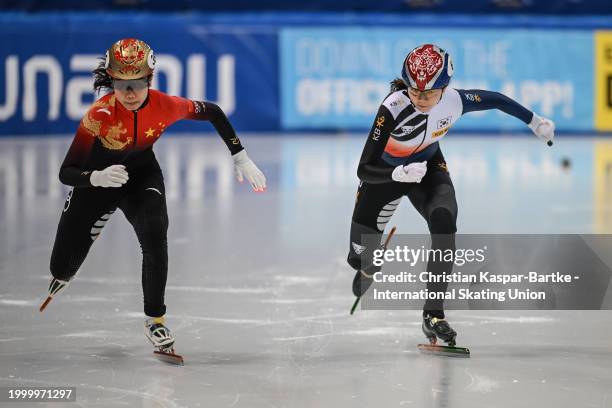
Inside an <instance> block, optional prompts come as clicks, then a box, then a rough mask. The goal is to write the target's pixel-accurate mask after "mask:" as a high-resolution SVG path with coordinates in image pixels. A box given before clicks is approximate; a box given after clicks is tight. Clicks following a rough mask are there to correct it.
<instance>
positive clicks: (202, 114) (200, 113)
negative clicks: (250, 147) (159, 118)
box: [187, 101, 244, 155]
mask: <svg viewBox="0 0 612 408" xmlns="http://www.w3.org/2000/svg"><path fill="white" fill-rule="evenodd" d="M187 119H195V120H205V121H208V122H210V123H211V124H212V125H213V126H214V127H215V130H216V131H217V133H218V134H219V136H220V137H221V139H222V140H223V142H224V143H225V145H226V146H227V148H228V149H229V150H230V152H231V153H232V155H234V154H236V153H238V152H240V151H241V150H244V147H242V144H241V143H240V139H238V136H236V131H235V130H234V128H233V127H232V124H231V123H230V121H229V119H228V118H227V116H226V115H225V112H223V110H222V109H221V108H220V107H219V105H217V104H214V103H212V102H200V101H193V112H189V115H188V116H187Z"/></svg>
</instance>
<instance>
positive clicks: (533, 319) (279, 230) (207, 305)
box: [0, 135, 612, 408]
mask: <svg viewBox="0 0 612 408" xmlns="http://www.w3.org/2000/svg"><path fill="white" fill-rule="evenodd" d="M69 142H70V137H69V136H66V137H52V138H40V139H39V138H19V139H17V138H5V139H0V386H15V387H24V386H76V387H77V402H76V403H66V404H61V403H49V404H46V405H48V406H50V407H58V408H59V407H61V406H66V407H73V406H83V407H249V408H255V407H292V408H298V407H373V406H377V407H415V408H417V407H418V408H423V407H426V408H428V407H432V408H433V407H435V408H444V407H446V408H463V407H466V408H467V407H469V408H477V407H486V408H493V407H499V408H505V407H572V408H573V407H585V408H586V407H602V408H603V407H612V391H610V390H611V389H612V370H611V368H612V340H611V339H612V324H611V323H612V313H610V312H608V311H589V312H578V311H570V312H568V311H565V312H561V311H540V312H539V311H506V312H492V311H450V312H448V313H447V317H448V318H449V320H450V322H451V324H452V325H453V327H454V328H455V329H456V330H457V331H458V333H459V336H458V344H459V345H461V346H467V347H469V348H470V349H471V351H472V356H471V358H470V359H452V358H444V357H436V356H427V355H421V354H419V353H418V352H417V351H416V344H417V343H420V342H423V341H424V338H423V335H422V334H421V331H420V312H418V311H365V310H358V311H357V312H356V314H355V315H353V316H349V313H348V311H349V308H350V306H351V304H352V301H353V297H352V294H351V290H350V285H351V280H352V277H353V271H352V270H351V269H350V268H349V267H348V265H346V263H345V258H346V253H347V250H348V245H349V242H348V233H349V227H350V217H351V212H352V206H353V202H354V196H355V191H356V188H357V179H356V175H355V170H356V164H357V160H358V159H359V156H360V153H361V149H362V146H363V142H364V140H363V137H358V136H349V135H346V136H342V135H336V136H321V135H317V136H309V135H285V136H283V137H271V136H268V137H266V136H265V135H243V143H244V144H245V146H246V147H247V149H248V152H249V155H250V156H251V157H252V158H253V159H254V160H255V162H256V163H257V164H258V165H259V166H260V167H261V168H262V170H263V171H264V172H265V173H266V175H267V176H268V185H269V188H268V191H267V192H265V193H253V192H251V191H250V190H249V188H248V186H246V185H239V184H238V183H236V182H235V179H234V177H233V174H232V165H231V160H230V158H229V154H228V152H227V149H226V148H225V146H224V145H223V143H222V142H221V141H220V140H219V139H218V138H216V137H204V136H202V135H192V136H181V137H175V138H172V137H166V138H165V139H164V140H162V141H160V142H159V143H158V144H157V145H156V154H157V157H158V159H159V161H160V163H161V166H162V169H163V170H164V173H165V177H166V188H167V196H168V197H167V198H168V206H169V216H170V229H169V250H170V271H169V280H168V286H167V291H166V304H167V306H168V315H167V317H168V321H167V323H168V326H169V327H170V328H171V329H172V330H173V331H174V334H175V336H176V338H177V343H176V346H177V350H178V351H179V352H180V353H181V354H183V355H184V357H185V362H186V363H185V366H184V367H176V366H169V365H165V364H164V363H161V362H158V361H157V360H155V359H154V358H153V357H152V348H151V346H150V345H149V343H148V341H147V340H146V338H145V336H144V334H143V313H142V295H141V288H140V262H141V256H140V251H139V247H138V243H137V240H136V237H135V236H134V233H133V231H132V230H131V227H130V226H129V224H128V223H127V221H126V220H125V218H124V217H123V214H122V213H121V212H119V211H118V212H116V213H115V214H114V216H113V217H112V218H111V221H110V222H109V223H108V224H107V226H106V228H105V229H104V231H103V232H102V234H101V237H100V239H98V240H97V241H96V243H95V244H94V246H93V248H92V251H91V252H90V254H89V257H88V258H87V260H86V261H85V264H84V265H83V267H82V268H81V271H80V273H79V275H78V276H77V278H76V279H75V280H74V282H73V283H72V285H71V286H70V287H69V288H68V289H67V290H66V291H65V292H64V293H62V294H61V295H60V296H59V297H58V298H56V299H54V301H53V302H52V303H51V304H50V306H49V307H48V308H47V310H46V311H45V312H44V313H42V314H41V313H39V312H38V305H39V304H40V302H41V301H42V300H43V298H44V297H45V294H46V287H47V284H48V279H49V272H48V263H49V257H50V253H51V248H52V244H53V240H54V237H55V230H56V228H57V222H58V220H59V216H60V213H61V209H62V206H63V201H64V199H65V196H66V194H67V192H68V189H67V188H65V187H64V186H62V185H61V184H60V183H59V181H58V179H57V174H58V170H59V165H60V163H61V161H62V159H63V157H64V154H65V151H66V149H67V147H68V144H69ZM442 148H443V151H444V154H445V156H446V158H447V162H448V167H449V169H450V172H451V175H452V177H453V180H454V183H455V188H456V191H457V199H458V203H459V220H458V228H459V232H460V233H536V234H544V233H610V232H612V204H610V203H611V202H612V200H611V198H612V182H611V181H610V180H612V173H610V170H609V169H610V168H612V141H611V140H609V139H594V138H589V137H584V136H582V137H575V138H573V137H563V138H560V139H559V140H558V141H557V142H556V144H555V146H554V147H553V148H547V147H546V146H545V145H543V144H542V143H541V142H538V141H537V140H536V139H535V138H532V137H527V136H521V135H508V136H505V137H499V136H485V135H482V136H477V137H468V136H453V135H451V137H449V138H447V139H445V140H444V141H443V142H442ZM566 157H567V158H569V159H570V160H571V166H570V168H566V169H564V168H563V167H562V166H561V165H560V163H561V161H562V160H563V159H564V158H566ZM391 224H392V225H397V227H398V230H399V231H400V232H401V233H424V232H426V231H427V230H426V225H425V222H424V221H423V220H422V219H421V218H420V217H419V216H418V214H417V212H416V211H415V210H414V209H412V208H411V206H410V205H409V203H408V202H407V200H406V202H404V203H403V204H402V205H401V206H400V208H399V210H398V212H397V213H396V214H395V216H394V218H393V220H392V222H391ZM608 290H610V288H608ZM0 405H1V406H7V407H8V406H19V407H26V406H28V404H27V403H20V404H9V403H4V405H2V403H0ZM30 406H45V404H31V405H30Z"/></svg>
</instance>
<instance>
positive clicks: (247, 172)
mask: <svg viewBox="0 0 612 408" xmlns="http://www.w3.org/2000/svg"><path fill="white" fill-rule="evenodd" d="M232 159H233V160H234V171H235V172H236V178H237V179H238V181H239V182H241V183H242V181H243V180H244V178H245V177H246V179H247V180H249V183H251V186H252V187H253V190H255V191H264V190H265V189H266V176H264V174H263V173H262V172H261V170H259V169H258V168H257V166H256V165H255V163H253V160H251V159H249V156H247V153H246V150H244V149H243V150H241V151H239V152H238V153H236V154H235V155H233V156H232Z"/></svg>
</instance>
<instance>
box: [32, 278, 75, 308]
mask: <svg viewBox="0 0 612 408" xmlns="http://www.w3.org/2000/svg"><path fill="white" fill-rule="evenodd" d="M69 284H70V281H65V280H61V279H56V278H51V282H50V283H49V294H48V296H47V299H46V300H45V301H44V302H43V304H42V305H40V308H39V309H38V310H39V311H41V312H42V311H43V310H45V308H46V307H47V305H48V304H49V302H51V299H53V297H54V296H56V295H58V294H59V293H60V292H62V291H63V290H64V289H66V287H67V286H68V285H69Z"/></svg>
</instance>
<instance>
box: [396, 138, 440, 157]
mask: <svg viewBox="0 0 612 408" xmlns="http://www.w3.org/2000/svg"><path fill="white" fill-rule="evenodd" d="M430 144H431V143H426V142H424V143H423V144H422V145H421V146H405V145H403V144H402V143H400V142H398V141H397V140H395V139H392V138H389V140H388V141H387V145H386V146H385V152H386V153H388V154H390V155H391V156H394V157H407V156H410V155H412V154H414V153H418V152H420V151H421V150H424V149H425V148H426V147H428V146H429V145H430Z"/></svg>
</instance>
